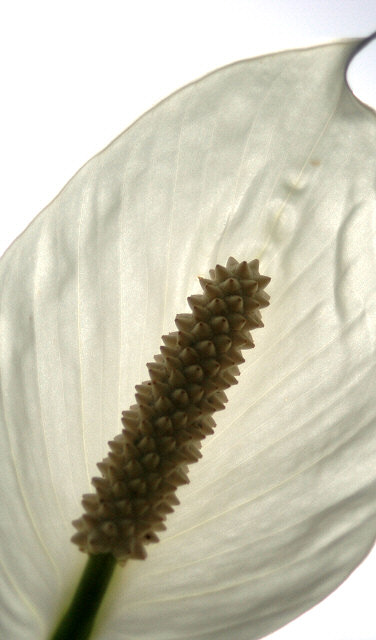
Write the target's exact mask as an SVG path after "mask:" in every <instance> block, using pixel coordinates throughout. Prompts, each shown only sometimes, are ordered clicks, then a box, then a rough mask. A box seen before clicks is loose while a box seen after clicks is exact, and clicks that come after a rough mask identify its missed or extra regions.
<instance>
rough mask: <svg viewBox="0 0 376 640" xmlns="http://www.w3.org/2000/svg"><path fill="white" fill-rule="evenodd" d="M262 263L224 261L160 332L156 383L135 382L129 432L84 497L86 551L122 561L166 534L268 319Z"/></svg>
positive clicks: (82, 542) (141, 554) (127, 414)
mask: <svg viewBox="0 0 376 640" xmlns="http://www.w3.org/2000/svg"><path fill="white" fill-rule="evenodd" d="M258 266H259V264H258V260H253V261H252V262H248V263H247V262H240V263H239V262H238V261H237V260H235V259H234V258H229V260H228V261H227V264H226V267H223V266H220V265H217V266H216V267H215V269H214V270H212V271H210V276H211V279H210V280H207V279H205V278H200V283H201V286H202V288H203V291H204V293H203V294H202V295H193V296H191V297H190V298H188V303H189V306H190V307H191V309H192V313H183V314H180V315H177V316H176V319H175V323H176V326H177V329H178V331H176V332H173V333H170V334H169V335H167V336H162V340H163V342H164V345H165V346H163V347H161V353H160V354H158V355H156V356H154V362H150V363H148V364H147V368H148V370H149V375H150V380H148V381H146V382H143V383H142V384H140V385H137V386H136V392H137V393H136V396H135V397H136V402H137V404H135V405H133V406H131V407H130V410H129V411H123V418H122V422H123V425H124V429H123V431H122V433H121V434H120V435H118V436H116V437H115V438H114V440H112V441H111V442H109V446H110V449H111V451H110V452H109V454H108V457H107V458H105V459H104V460H103V461H102V462H100V463H99V464H98V468H99V470H100V471H101V473H102V476H103V477H102V478H93V480H92V484H93V485H94V487H95V489H96V493H94V494H86V495H84V496H83V500H82V505H83V507H84V509H85V512H86V513H84V515H83V516H82V517H81V518H80V519H79V520H75V521H74V522H73V525H74V526H75V528H76V529H77V530H78V531H77V533H76V534H75V535H74V536H73V537H72V541H73V542H74V543H75V544H77V545H78V546H79V548H80V549H81V551H86V552H87V553H89V554H97V553H112V554H113V555H114V556H115V558H116V559H117V560H118V562H119V563H120V564H124V563H125V562H126V560H127V559H128V558H140V559H142V558H145V557H146V553H145V548H144V545H145V544H147V543H149V542H157V541H158V537H157V535H156V532H158V531H163V530H164V529H165V528H166V527H165V524H164V520H165V519H166V516H167V514H168V513H171V512H172V511H173V510H174V509H173V506H175V505H177V504H179V500H178V499H177V498H176V495H175V493H176V490H177V487H178V486H179V485H183V484H186V483H188V482H189V480H188V476H187V470H188V467H187V465H188V464H190V463H191V462H196V461H197V460H198V459H199V458H200V457H201V453H200V451H199V448H200V441H201V440H203V439H204V438H205V437H206V436H207V435H209V434H211V433H213V427H215V422H214V420H213V418H212V414H213V413H214V412H215V411H220V410H221V409H224V408H225V407H224V403H225V402H226V401H227V397H226V395H225V393H224V391H223V390H224V389H227V388H228V387H230V386H231V385H232V384H236V383H237V380H236V378H235V376H236V375H238V374H239V369H238V365H239V364H240V363H242V362H244V358H243V357H242V355H241V349H249V348H251V347H253V346H254V343H253V341H252V337H251V334H250V332H249V331H250V329H256V328H257V327H262V326H263V323H262V321H261V314H260V308H262V307H266V306H267V305H268V304H269V302H268V300H269V296H268V294H267V293H265V292H264V291H263V289H264V287H265V286H266V285H267V284H268V282H269V281H270V278H268V277H267V276H261V275H260V274H259V271H258Z"/></svg>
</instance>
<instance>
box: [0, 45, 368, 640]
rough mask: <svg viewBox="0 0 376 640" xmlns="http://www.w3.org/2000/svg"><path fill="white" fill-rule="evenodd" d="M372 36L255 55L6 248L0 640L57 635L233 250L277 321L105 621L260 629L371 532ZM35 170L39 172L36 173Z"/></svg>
mask: <svg viewBox="0 0 376 640" xmlns="http://www.w3.org/2000/svg"><path fill="white" fill-rule="evenodd" d="M356 46H357V41H346V42H336V43H333V44H330V45H326V46H320V47H317V48H311V49H306V50H300V51H288V52H282V53H278V54H274V55H270V56H265V57H261V58H256V59H253V60H246V61H243V62H239V63H236V64H233V65H230V66H228V67H225V68H223V69H220V70H219V71H216V72H214V73H212V74H210V75H208V76H206V77H205V78H203V79H201V80H198V81H197V82H195V83H193V84H191V85H189V86H187V87H185V88H183V89H182V90H180V91H178V92H177V93H175V94H174V95H172V96H171V97H169V98H168V99H166V100H165V101H163V102H162V103H161V104H159V105H158V106H156V107H155V108H153V109H152V110H151V111H149V112H148V113H147V114H146V115H144V116H143V117H142V118H140V119H139V120H138V121H137V122H136V123H135V124H134V125H133V126H132V127H131V128H130V129H129V130H127V131H126V132H125V133H123V134H122V135H121V136H120V137H119V138H117V139H116V140H115V141H114V142H113V143H112V144H111V145H110V146H109V147H107V148H106V149H105V150H104V151H102V152H101V153H100V154H99V155H97V156H96V157H95V158H93V159H92V160H90V161H89V162H88V163H87V164H86V165H85V166H84V167H83V168H82V169H81V170H80V171H79V172H78V173H77V175H76V176H74V178H73V179H72V180H71V182H69V183H68V185H67V186H66V187H65V188H64V189H63V191H62V192H61V193H60V194H59V195H58V196H57V198H56V199H55V200H54V201H53V202H52V203H51V204H50V205H49V206H48V207H47V208H46V209H45V210H44V211H43V212H42V213H41V214H40V215H39V216H38V217H37V218H36V219H35V220H34V222H33V223H32V224H31V225H30V226H29V227H28V229H27V230H26V231H25V232H24V234H23V235H22V236H21V237H20V238H19V239H18V240H17V241H16V242H15V243H14V244H13V245H12V246H11V248H10V249H9V250H8V252H7V253H6V254H5V255H4V257H3V258H2V260H1V263H0V278H1V280H0V291H1V309H0V313H1V318H0V323H1V324H0V369H1V406H0V409H1V413H0V420H1V425H0V427H1V428H0V439H1V440H0V456H1V469H2V476H1V492H2V498H1V507H0V514H1V518H0V542H1V551H0V566H1V572H0V575H1V578H0V579H1V581H2V582H1V586H0V598H1V599H2V612H3V613H2V616H1V620H0V636H1V637H9V638H10V637H11V638H12V640H29V639H30V640H31V639H34V638H37V637H38V638H45V637H47V636H48V633H49V632H50V631H51V629H52V628H53V627H54V625H55V624H56V622H57V619H58V617H59V615H60V614H61V612H62V609H63V608H64V606H65V605H66V604H67V602H68V599H69V597H70V595H71V593H72V590H73V588H74V587H75V586H76V581H77V580H78V577H79V575H80V572H81V569H82V567H83V565H84V563H85V557H84V556H83V555H82V554H80V553H79V552H78V551H77V549H76V548H75V547H74V546H73V545H72V544H71V543H70V542H69V538H70V536H71V535H72V534H73V533H74V530H73V527H72V526H71V524H70V521H71V520H72V519H74V518H77V517H79V516H80V514H81V512H82V508H81V506H80V500H81V495H82V493H87V492H88V491H91V487H90V478H91V476H93V475H99V472H98V471H97V470H96V467H95V464H96V462H98V461H99V460H100V459H101V458H102V457H104V456H105V455H106V452H107V440H109V439H110V438H112V437H113V436H114V435H116V433H118V432H119V431H120V429H121V424H120V414H121V410H122V409H127V408H128V407H129V405H130V404H132V403H133V393H134V385H135V384H137V383H139V382H141V381H142V380H144V379H145V378H146V377H147V370H146V367H145V364H146V362H148V361H150V360H151V359H152V357H153V355H154V354H155V353H157V352H158V350H159V343H160V336H161V335H162V333H166V332H168V331H171V330H174V322H173V320H174V317H175V314H176V313H181V312H184V311H186V310H187V303H186V297H187V296H188V295H189V294H192V293H198V292H199V291H200V287H199V285H198V282H197V275H199V274H200V275H204V276H206V275H207V272H208V270H209V268H212V267H214V266H215V264H216V263H217V262H219V263H222V264H223V263H225V262H226V260H227V258H228V257H229V256H230V255H233V256H234V257H235V258H237V259H238V260H251V259H253V258H255V257H258V258H260V271H261V273H263V274H265V275H269V276H271V277H272V282H271V284H270V285H269V286H268V293H270V295H271V304H270V307H269V308H268V309H266V310H264V312H263V319H264V323H265V328H264V329H262V330H257V331H254V332H253V335H254V339H255V342H256V348H255V349H254V350H253V351H248V352H246V363H245V364H244V365H242V367H241V370H242V373H241V375H240V378H239V384H238V385H237V386H236V387H235V388H234V389H232V390H231V391H230V392H229V394H228V395H229V403H228V405H227V408H226V410H225V411H224V412H221V413H220V414H218V416H217V418H218V420H217V422H218V426H217V429H216V433H215V434H214V436H211V437H210V438H208V439H207V440H206V441H204V443H203V447H202V453H203V459H202V460H201V461H200V462H199V463H198V464H197V465H194V466H193V467H192V468H191V473H190V478H191V483H190V484H189V485H188V486H186V487H182V488H181V489H180V490H179V492H178V496H179V498H180V500H181V505H180V506H178V507H177V508H176V511H175V513H174V514H172V515H171V516H169V517H168V520H167V525H168V526H167V531H166V532H165V533H164V534H163V535H162V536H161V542H160V543H159V544H157V545H152V546H149V547H148V552H149V555H148V558H147V560H146V561H144V562H141V561H130V562H129V563H128V564H127V566H126V568H125V569H119V570H118V571H117V573H116V575H115V580H114V584H113V586H112V588H111V589H110V593H109V596H108V598H107V600H106V603H105V605H104V609H103V612H102V615H101V617H100V620H99V623H98V626H97V628H96V631H95V633H94V635H93V638H96V639H97V640H105V639H108V638H111V639H112V640H133V639H134V638H137V640H196V639H197V640H214V639H215V640H228V638H229V637H233V638H236V639H237V640H255V639H256V638H260V637H262V636H264V635H266V634H268V633H270V632H272V631H273V630H274V629H276V628H278V627H280V626H282V625H283V624H285V623H286V622H287V621H289V620H291V619H292V618H294V617H295V616H297V615H298V614H300V613H301V612H303V611H305V610H306V609H308V608H310V607H311V606H313V605H314V604H315V603H317V602H318V601H319V600H321V599H322V598H324V597H325V596H326V595H327V594H328V593H330V592H331V591H332V590H333V589H334V588H335V587H336V586H337V585H338V584H340V583H341V582H342V581H343V580H344V579H345V578H346V577H347V576H348V575H349V573H350V572H351V571H352V570H353V569H354V568H355V567H356V566H357V564H358V563H359V562H360V561H361V560H362V559H363V558H364V556H365V555H366V553H367V552H368V551H369V549H370V548H371V546H372V544H373V541H374V538H375V533H376V491H375V489H376V430H375V418H376V404H375V400H374V399H375V392H376V376H375V373H376V371H375V369H376V364H375V363H376V341H375V329H374V327H375V320H376V278H375V273H376V245H375V222H374V220H375V205H376V196H375V193H376V153H375V151H376V118H375V113H374V112H372V111H371V110H370V109H368V108H367V107H365V106H364V105H362V104H361V103H359V102H358V101H357V100H356V99H355V98H354V96H353V95H352V94H351V93H350V91H349V89H348V87H347V85H346V84H345V80H344V71H345V66H346V61H347V60H348V58H349V56H350V55H351V54H352V52H353V50H354V49H355V47H356ZM20 188H22V185H20Z"/></svg>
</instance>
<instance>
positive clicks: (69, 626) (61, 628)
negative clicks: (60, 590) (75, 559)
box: [50, 553, 116, 640]
mask: <svg viewBox="0 0 376 640" xmlns="http://www.w3.org/2000/svg"><path fill="white" fill-rule="evenodd" d="M115 566H116V560H115V558H114V557H113V555H111V554H110V553H106V554H103V553H102V554H98V555H95V556H89V559H88V561H87V563H86V566H85V569H84V572H83V574H82V576H81V580H80V582H79V584H78V587H77V590H76V593H75V594H74V596H73V599H72V602H71V603H70V605H69V608H68V610H67V611H66V613H65V614H64V615H63V617H62V619H61V620H60V622H59V624H58V626H57V628H56V629H55V631H54V633H53V634H52V636H51V638H50V640H86V639H87V638H88V637H89V636H90V633H91V630H92V628H93V625H94V621H95V616H96V614H97V612H98V609H99V607H100V604H101V602H102V598H103V596H104V594H105V593H106V589H107V586H108V584H109V582H110V579H111V576H112V573H113V571H114V569H115Z"/></svg>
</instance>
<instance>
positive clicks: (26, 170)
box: [0, 0, 376, 640]
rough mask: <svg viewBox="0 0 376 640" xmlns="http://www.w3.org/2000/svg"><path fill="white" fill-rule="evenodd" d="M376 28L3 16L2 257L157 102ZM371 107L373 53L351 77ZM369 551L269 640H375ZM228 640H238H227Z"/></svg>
mask: <svg viewBox="0 0 376 640" xmlns="http://www.w3.org/2000/svg"><path fill="white" fill-rule="evenodd" d="M375 30H376V2H375V0H275V1H274V0H189V1H188V0H187V1H185V0H159V1H158V0H138V1H137V2H136V1H135V0H129V1H127V0H123V1H120V0H118V1H115V0H107V1H106V2H98V1H97V0H91V1H86V0H85V1H80V0H75V2H73V1H71V0H65V2H57V1H56V0H49V1H41V0H34V1H33V2H29V1H26V0H25V1H23V2H17V0H16V1H14V2H12V3H10V2H9V3H6V6H5V5H3V8H2V9H1V11H0V60H1V63H0V64H1V66H2V69H1V76H0V77H1V94H2V98H1V101H0V115H1V117H0V140H1V145H0V169H1V173H0V175H1V181H0V255H1V254H2V253H3V252H4V251H5V249H6V248H7V246H8V245H9V244H10V243H11V242H12V241H13V240H14V238H15V237H16V236H17V235H18V234H19V233H21V232H22V231H23V229H24V228H25V226H26V225H27V224H28V223H29V222H30V221H31V220H32V218H33V217H34V216H35V215H36V214H37V213H38V212H39V211H40V210H41V209H42V208H44V207H45V206H46V205H47V204H48V203H49V201H50V200H51V199H52V198H53V197H54V196H55V195H56V194H57V193H58V192H59V191H60V189H61V188H62V187H63V186H64V184H65V183H66V182H67V181H68V180H69V178H70V177H71V176H72V175H73V174H74V173H75V172H76V171H77V170H78V169H79V168H80V166H81V165H82V164H84V163H85V162H86V161H87V160H88V159H89V158H90V157H91V156H92V155H94V154H95V153H97V152H98V151H100V150H101V149H102V148H103V147H104V146H106V145H107V144H108V143H109V142H110V141H111V140H112V139H113V138H114V137H116V136H117V135H118V134H119V133H121V131H122V130H124V129H125V128H126V127H128V126H129V125H130V124H131V123H132V121H133V120H134V119H136V118H137V117H138V116H140V115H141V114H142V113H143V112H144V111H145V110H146V109H149V108H150V107H151V106H152V105H153V104H155V103H156V102H158V101H159V100H160V99H162V98H164V97H166V96H167V95H168V94H169V93H171V92H172V91H175V90H176V89H178V88H179V87H180V86H182V85H184V84H186V83H187V82H190V81H192V80H194V79H195V78H197V77H199V76H201V75H203V74H205V73H207V72H209V71H211V70H213V69H214V68H216V67H219V66H223V65H225V64H228V63H230V62H233V61H235V60H238V59H241V58H248V57H253V56H255V55H258V54H261V53H268V52H271V51H277V50H279V49H290V48H295V47H305V46H309V45H311V44H312V45H313V44H318V43H320V42H328V41H330V40H333V39H336V38H342V37H357V36H366V35H369V34H370V33H371V32H372V31H375ZM350 83H351V85H352V87H353V90H354V92H355V93H356V94H357V95H358V96H359V97H361V99H362V100H363V101H365V102H368V103H369V104H371V105H373V107H374V108H376V44H373V45H371V46H369V47H368V48H367V49H366V50H365V51H364V52H362V53H361V54H360V55H359V56H358V58H357V59H356V61H355V62H354V63H353V64H352V66H351V68H350ZM375 583H376V552H373V554H370V556H369V557H368V558H367V560H366V561H365V562H364V563H363V564H362V565H361V566H360V567H359V568H358V569H357V570H356V571H355V572H354V573H353V574H352V576H351V577H350V578H349V579H348V580H347V581H346V582H345V584H344V585H342V586H341V587H340V588H339V589H338V590H337V591H336V592H335V593H334V594H332V595H331V596H329V597H328V598H327V599H326V600H325V601H324V602H322V603H321V604H320V605H318V606H317V607H315V608H314V609H312V610H311V611H309V612H308V613H306V614H305V615H303V616H301V617H300V618H299V619H297V620H296V621H294V622H292V623H291V624H289V625H287V626H286V627H284V629H281V630H280V631H277V632H276V633H274V634H272V635H271V636H269V638H270V640H303V639H304V640H376V614H375V606H376V596H375V592H376V589H375ZM234 640H236V639H234Z"/></svg>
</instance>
